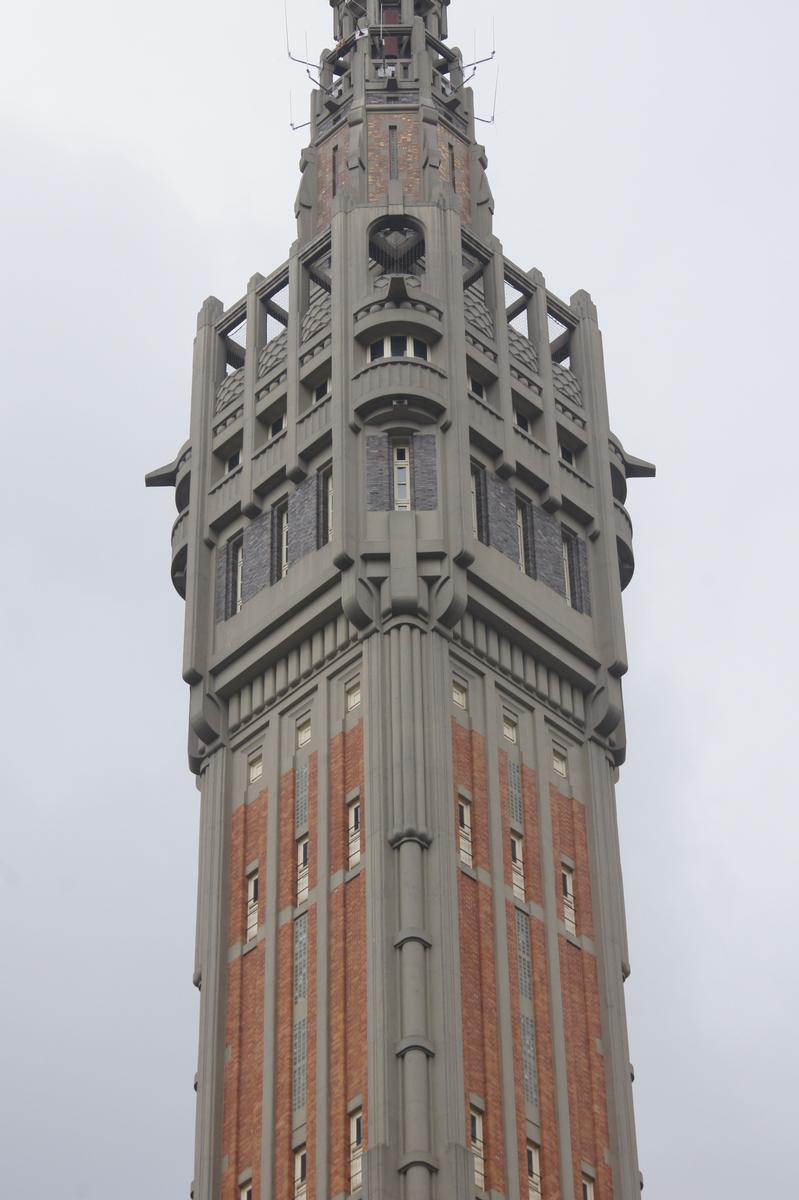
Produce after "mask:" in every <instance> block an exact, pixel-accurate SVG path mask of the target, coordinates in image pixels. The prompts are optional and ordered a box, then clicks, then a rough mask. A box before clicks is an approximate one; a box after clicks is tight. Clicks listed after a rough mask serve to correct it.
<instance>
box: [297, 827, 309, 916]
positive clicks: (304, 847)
mask: <svg viewBox="0 0 799 1200" xmlns="http://www.w3.org/2000/svg"><path fill="white" fill-rule="evenodd" d="M310 862H311V843H310V841H309V840H308V838H307V837H304V838H300V840H299V841H298V842H297V904H304V903H305V901H306V900H307V899H308V877H309V867H310Z"/></svg>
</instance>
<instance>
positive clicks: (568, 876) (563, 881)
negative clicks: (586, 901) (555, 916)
mask: <svg viewBox="0 0 799 1200" xmlns="http://www.w3.org/2000/svg"><path fill="white" fill-rule="evenodd" d="M574 885H575V870H574V867H570V866H569V864H568V863H564V862H562V863H561V864H560V890H561V896H562V898H563V924H564V925H565V926H566V930H567V932H568V933H570V934H572V936H573V937H576V936H577V901H576V898H575V887H574Z"/></svg>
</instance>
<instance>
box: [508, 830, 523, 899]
mask: <svg viewBox="0 0 799 1200" xmlns="http://www.w3.org/2000/svg"><path fill="white" fill-rule="evenodd" d="M510 869H511V882H512V883H513V894H514V896H516V897H517V899H519V900H525V899H526V898H527V893H526V891H525V886H524V843H523V841H522V839H521V838H520V837H519V835H518V834H516V833H512V834H511V835H510Z"/></svg>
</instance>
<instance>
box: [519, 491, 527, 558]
mask: <svg viewBox="0 0 799 1200" xmlns="http://www.w3.org/2000/svg"><path fill="white" fill-rule="evenodd" d="M526 508H527V505H526V504H525V502H524V501H523V500H517V501H516V545H517V548H518V551H519V570H520V571H522V572H523V573H524V574H525V575H526V574H527V539H526V538H525V536H524V534H525V524H526V517H527V513H526V511H525V510H526Z"/></svg>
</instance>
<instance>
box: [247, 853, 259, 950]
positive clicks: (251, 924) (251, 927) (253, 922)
mask: <svg viewBox="0 0 799 1200" xmlns="http://www.w3.org/2000/svg"><path fill="white" fill-rule="evenodd" d="M246 880H247V905H246V923H245V932H244V940H245V943H246V944H247V945H249V944H250V943H251V942H254V941H255V940H256V938H257V937H258V926H259V901H260V891H261V886H260V879H259V872H258V869H257V868H256V869H255V870H254V871H250V873H249V875H247V876H246Z"/></svg>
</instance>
